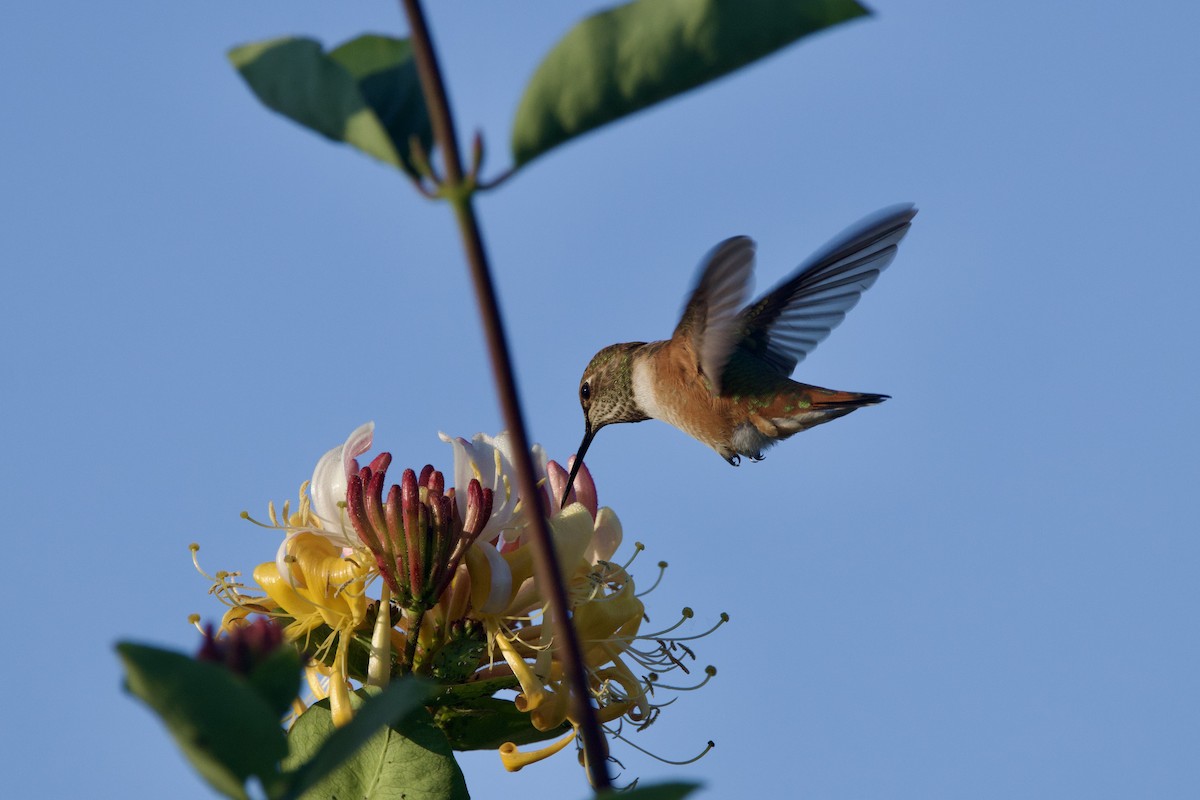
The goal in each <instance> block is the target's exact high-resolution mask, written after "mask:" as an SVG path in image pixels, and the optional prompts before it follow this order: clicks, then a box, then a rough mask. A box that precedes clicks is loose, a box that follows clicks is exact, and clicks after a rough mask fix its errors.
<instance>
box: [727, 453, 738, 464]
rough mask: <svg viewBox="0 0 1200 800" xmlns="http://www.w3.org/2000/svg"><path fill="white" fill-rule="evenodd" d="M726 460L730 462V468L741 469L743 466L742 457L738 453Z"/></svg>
mask: <svg viewBox="0 0 1200 800" xmlns="http://www.w3.org/2000/svg"><path fill="white" fill-rule="evenodd" d="M725 460H726V461H728V462H729V464H730V466H734V467H740V466H741V465H742V457H741V456H739V455H738V454H737V453H734V454H733V455H731V456H729V457H728V458H726V459H725Z"/></svg>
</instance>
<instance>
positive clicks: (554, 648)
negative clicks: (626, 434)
mask: <svg viewBox="0 0 1200 800" xmlns="http://www.w3.org/2000/svg"><path fill="white" fill-rule="evenodd" d="M373 433H374V426H373V425H372V424H371V423H367V424H366V425H363V426H360V427H359V428H358V429H356V430H355V431H354V432H353V433H352V434H351V435H350V436H349V437H348V438H347V439H346V441H345V442H344V443H343V444H341V445H339V446H338V447H335V448H333V449H331V450H329V451H328V452H327V453H326V454H325V455H324V456H322V457H321V458H320V460H319V461H318V462H317V466H316V468H315V469H314V471H313V476H312V479H311V480H310V481H307V482H305V484H303V485H302V487H301V492H300V500H299V503H298V505H297V506H296V508H295V510H294V511H293V510H292V508H291V507H290V506H289V505H288V504H286V503H285V504H284V506H283V507H282V510H281V511H279V512H277V510H276V508H275V506H274V505H273V504H271V505H269V506H268V510H269V515H270V524H264V523H258V524H260V525H262V526H263V527H265V528H268V529H271V530H275V531H278V532H279V533H280V534H282V536H281V539H282V541H281V543H280V545H279V551H278V553H277V554H276V558H275V559H274V560H272V561H267V562H265V563H262V564H260V565H259V566H258V567H256V568H255V569H254V571H253V578H254V583H256V584H257V585H258V587H259V588H260V590H261V595H255V594H252V593H250V591H248V590H247V589H246V586H244V585H243V584H242V583H241V582H240V581H239V576H238V574H237V573H229V572H219V573H217V574H216V576H214V577H211V578H210V580H212V581H213V590H212V591H213V593H214V594H216V595H217V596H218V597H219V598H221V600H222V601H223V602H225V603H226V604H227V605H228V606H230V609H229V611H228V612H227V613H226V615H225V618H224V620H223V624H222V627H223V630H224V631H225V632H226V633H227V634H228V633H229V632H231V631H234V630H237V629H239V628H241V627H244V626H247V625H249V624H250V623H249V622H248V616H249V615H250V614H263V615H266V616H270V617H274V618H276V619H277V620H278V621H279V622H280V623H281V624H282V626H283V635H284V638H285V639H287V640H289V641H294V642H297V643H298V644H300V646H301V647H302V648H303V649H305V650H306V651H308V652H309V653H310V654H311V660H310V662H309V667H308V673H307V674H308V679H309V686H310V689H311V690H312V694H313V696H314V697H316V698H318V699H323V698H325V697H328V698H329V699H330V703H331V709H332V711H333V717H334V721H335V723H337V724H343V723H344V722H346V721H347V720H348V719H349V717H350V714H351V710H350V703H349V693H350V689H351V687H352V686H353V683H352V682H353V681H357V682H359V683H362V684H364V685H365V684H368V683H370V684H374V685H377V686H380V685H383V683H386V681H387V680H388V678H389V676H390V675H391V674H393V673H395V674H405V673H409V672H412V673H417V674H421V675H425V676H427V677H430V678H432V679H433V680H434V681H436V682H437V683H439V684H440V685H441V686H442V687H443V693H442V694H440V695H439V696H438V697H437V698H435V699H434V700H433V701H431V710H433V711H436V710H437V709H442V711H438V712H437V713H435V714H434V719H435V720H436V721H438V724H439V725H449V724H450V723H449V722H447V720H452V719H454V718H455V714H458V713H461V714H462V715H464V716H462V717H461V718H462V719H467V720H470V719H474V718H475V717H472V715H478V714H479V713H484V712H483V711H481V709H486V708H489V706H486V705H482V706H481V705H480V702H481V700H486V701H487V702H490V703H496V702H497V698H494V697H492V695H493V694H494V693H495V692H496V691H498V690H501V689H515V690H516V691H517V696H516V697H515V698H514V700H513V701H512V702H513V707H514V708H515V709H516V710H517V711H519V712H521V715H523V717H522V716H515V715H513V714H512V713H511V712H510V713H509V714H508V715H507V716H505V717H504V720H505V721H504V723H503V724H504V726H505V727H504V730H505V731H511V732H512V734H511V735H512V736H513V737H514V739H513V741H510V742H508V743H506V744H505V745H504V746H503V747H501V748H500V754H501V760H502V763H504V764H505V766H506V767H507V768H509V769H520V768H521V767H522V766H525V765H527V764H529V763H533V762H534V761H537V760H540V759H542V758H545V757H547V756H549V755H551V754H552V753H554V752H557V751H559V750H561V749H563V748H564V747H566V745H567V744H569V743H570V742H571V741H572V739H573V736H574V732H575V727H576V726H577V725H578V724H579V720H576V719H574V718H573V716H572V714H573V708H574V704H573V703H572V702H571V701H572V697H571V689H570V686H569V683H568V681H567V680H566V675H567V673H568V670H569V669H570V667H569V665H567V664H564V663H563V661H562V653H561V648H560V647H559V645H558V642H556V641H555V635H554V622H555V620H554V618H553V613H552V612H551V610H550V609H549V607H548V604H547V602H546V599H545V598H546V596H547V595H548V591H547V587H543V586H541V585H540V584H539V579H538V578H537V577H536V575H535V570H534V563H533V555H532V553H533V550H532V548H531V547H530V542H529V538H530V534H529V530H530V528H531V522H532V521H533V519H534V517H533V514H537V513H540V514H542V515H543V517H544V518H545V519H547V520H548V522H549V527H550V533H551V535H552V537H553V540H554V544H555V552H556V556H557V559H558V561H559V566H560V571H561V573H562V575H563V577H564V580H565V582H566V587H565V588H566V589H567V596H568V607H569V608H568V610H569V613H570V615H571V616H572V618H573V622H574V625H575V627H576V629H577V631H578V633H579V637H580V644H581V648H582V656H583V661H584V664H583V666H584V669H585V671H586V675H587V683H588V694H589V697H588V701H589V702H591V703H592V704H594V705H596V706H597V707H598V713H599V717H600V719H601V721H603V722H604V723H606V725H607V726H609V727H608V731H609V734H610V735H611V736H616V737H618V738H620V737H622V734H621V726H622V725H623V724H625V723H628V724H630V725H633V726H636V727H639V728H640V727H644V726H645V725H648V724H650V723H651V722H652V721H653V720H654V719H655V718H656V716H657V715H658V713H659V711H660V710H661V708H662V706H663V705H665V703H662V702H659V701H657V700H655V699H654V692H655V691H656V690H662V689H666V688H686V687H665V686H663V684H662V683H661V682H660V681H659V675H660V674H665V673H668V672H671V671H673V670H681V671H683V672H687V671H688V666H687V662H689V661H692V660H694V655H693V654H692V651H691V650H689V649H688V648H687V647H686V646H685V645H684V644H683V641H684V640H683V639H680V638H675V637H673V635H672V631H673V630H674V629H675V628H676V627H678V625H679V624H682V623H683V622H684V621H685V620H686V619H688V618H690V616H691V612H690V611H687V610H685V612H684V614H683V617H682V619H681V620H680V622H679V623H677V624H676V625H675V626H672V627H670V628H667V629H666V630H662V631H655V632H651V633H647V632H646V631H645V630H643V628H644V627H645V625H646V624H647V622H648V619H649V618H648V616H647V614H646V609H645V606H644V605H643V599H642V598H641V597H639V596H638V593H637V592H636V591H635V586H634V579H633V577H632V574H631V572H630V565H631V563H632V560H633V559H632V558H631V559H629V560H627V561H625V562H624V563H622V564H618V563H614V562H613V561H612V559H613V557H614V556H615V554H616V552H617V550H618V548H619V546H620V545H621V542H622V538H623V534H622V526H621V522H620V520H619V519H618V518H617V515H616V513H615V512H613V510H612V509H611V508H607V507H604V506H600V505H599V503H598V499H597V492H596V485H595V482H594V480H593V479H592V476H591V474H590V472H588V470H587V467H586V466H581V468H580V470H579V473H578V475H577V476H576V478H575V482H574V484H573V486H572V488H571V491H570V493H569V494H568V495H567V497H568V504H567V505H566V507H565V508H560V507H559V504H558V503H557V502H555V501H556V500H560V499H561V498H562V496H563V493H564V491H566V488H567V487H566V480H567V477H568V471H567V470H566V469H564V468H563V467H562V466H561V465H559V464H558V463H556V462H554V461H549V460H548V459H547V458H546V455H545V452H544V451H543V450H542V449H541V448H540V447H535V448H534V450H533V453H532V455H533V457H534V461H535V467H536V470H537V472H538V473H539V474H538V478H539V482H538V489H537V493H536V496H534V497H531V498H525V497H521V496H520V495H519V492H518V491H517V484H516V479H515V475H514V474H513V473H514V470H513V466H512V464H513V459H512V449H511V440H510V438H509V437H508V436H507V435H506V434H503V433H502V434H500V435H498V436H495V437H490V436H485V435H483V434H480V435H477V436H475V437H473V438H472V439H470V440H467V439H463V438H451V437H448V436H446V435H444V434H442V436H441V438H442V439H443V441H446V442H447V443H449V444H450V445H451V447H452V449H453V453H454V481H455V485H454V486H452V487H450V486H446V480H445V477H444V476H443V474H442V473H441V472H439V471H437V470H436V469H434V468H433V467H432V466H429V465H426V466H425V468H424V469H422V470H420V471H419V472H416V471H414V470H412V469H406V470H404V471H403V473H402V476H401V478H400V481H399V483H398V484H395V485H391V486H390V487H388V486H387V472H388V468H389V467H390V466H391V463H392V456H391V454H389V453H386V452H385V453H380V454H379V455H377V456H375V457H374V458H373V459H372V460H371V461H370V462H369V463H368V464H367V465H366V466H363V467H360V466H359V463H358V458H359V457H360V456H362V455H363V454H364V453H365V452H367V450H368V449H369V448H370V446H371V443H372V439H373ZM243 516H247V517H248V515H243ZM641 549H642V546H641V545H640V544H639V545H637V551H638V552H640V550H641ZM635 556H636V553H635ZM663 567H665V564H660V570H661V569H662V568H663ZM197 568H198V569H199V566H197ZM660 577H661V576H660ZM377 578H382V580H376V579H377ZM655 585H657V582H656V583H655ZM653 588H654V587H653V586H652V587H651V589H653ZM397 612H398V613H397ZM701 635H705V634H701ZM368 641H369V644H367V642H368ZM352 651H353V652H354V653H355V655H354V657H353V658H352V657H351V652H352ZM364 664H366V665H367V666H366V669H365V670H364V668H363V665H364ZM352 665H353V666H352ZM706 672H707V673H708V675H709V676H710V677H711V675H712V674H713V672H712V670H711V668H709V669H708V670H706ZM706 680H707V678H705V681H706ZM701 685H703V681H702V682H701ZM692 688H695V687H692ZM298 702H299V701H298ZM303 708H304V706H303V704H302V703H301V704H300V705H299V706H298V707H297V713H300V712H302V711H303ZM492 708H494V706H492ZM456 709H457V710H456ZM522 719H524V720H527V723H526V722H523V721H522ZM514 726H515V727H514ZM483 727H484V728H485V729H487V726H483ZM444 730H446V732H447V735H448V736H450V737H451V741H452V744H453V745H454V746H455V747H458V748H465V749H474V748H478V747H481V746H490V747H495V746H496V744H495V742H497V741H500V739H499V738H497V737H496V735H495V733H494V732H489V733H488V734H487V737H489V738H488V739H487V741H488V742H489V744H487V745H485V744H483V743H482V740H480V739H479V737H478V736H475V735H473V734H472V733H471V730H473V728H472V727H470V726H468V727H467V728H462V727H461V726H460V728H458V729H457V732H455V733H452V732H451V729H450V728H446V727H444ZM488 730H490V729H488ZM564 734H565V735H564ZM504 735H509V734H507V733H506V734H504ZM549 737H556V739H557V741H556V742H555V743H553V744H550V745H547V746H542V747H540V748H533V749H528V748H527V749H524V750H522V749H521V748H519V747H518V746H517V744H514V742H517V743H520V744H522V745H525V744H528V743H532V742H537V741H540V740H542V739H546V738H549Z"/></svg>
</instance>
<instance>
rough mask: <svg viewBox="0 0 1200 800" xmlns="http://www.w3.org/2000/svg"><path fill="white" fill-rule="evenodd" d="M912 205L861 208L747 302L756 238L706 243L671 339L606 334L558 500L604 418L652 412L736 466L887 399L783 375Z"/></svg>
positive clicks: (864, 284) (866, 274)
mask: <svg viewBox="0 0 1200 800" xmlns="http://www.w3.org/2000/svg"><path fill="white" fill-rule="evenodd" d="M916 213H917V209H916V208H915V207H914V206H913V205H911V204H907V203H906V204H902V205H896V206H891V207H889V208H885V209H883V210H882V211H878V212H876V213H875V214H872V215H870V216H868V217H866V218H865V219H863V220H861V221H859V222H858V223H856V224H854V225H852V226H850V227H849V228H847V229H846V230H845V231H843V232H842V233H841V234H839V235H838V236H836V237H834V238H833V240H832V241H830V242H829V243H828V244H826V245H825V246H824V247H823V248H821V249H820V250H818V251H817V252H816V253H814V254H813V255H812V256H811V257H809V259H808V260H807V261H805V262H804V263H803V264H801V265H800V266H799V267H797V268H796V271H795V272H794V273H793V274H791V275H790V276H788V277H787V278H785V279H784V280H783V281H782V282H781V283H780V284H779V285H778V286H776V287H775V288H774V289H772V290H771V291H769V292H767V293H766V294H765V295H763V296H762V297H761V298H759V299H758V300H757V301H755V302H754V303H751V304H750V305H747V306H745V307H743V304H744V303H745V302H746V297H747V295H748V294H749V290H750V284H751V281H752V278H753V271H754V250H755V246H754V241H753V240H752V239H750V238H749V237H747V236H735V237H733V238H732V239H726V240H725V241H723V242H721V243H720V244H718V245H717V246H716V247H714V248H713V249H712V250H710V251H709V253H708V254H707V255H706V256H705V258H704V260H703V261H702V262H701V268H700V274H699V277H698V278H697V280H696V285H695V287H694V288H693V290H692V293H691V295H690V296H689V298H688V301H687V304H686V305H685V306H684V309H683V315H682V317H681V318H680V320H679V324H678V325H676V326H675V332H674V333H673V334H672V335H671V338H670V339H666V340H664V341H659V342H624V343H622V344H613V345H609V346H608V347H605V348H604V349H603V350H601V351H600V352H598V353H596V355H595V356H593V357H592V360H591V361H590V362H589V363H588V365H587V368H586V369H584V371H583V377H582V378H581V379H580V381H579V403H580V405H581V406H582V407H583V420H584V434H583V442H582V443H581V444H580V445H579V450H578V451H577V452H576V454H575V462H574V464H572V466H571V473H570V477H569V478H568V480H567V490H566V494H564V496H563V504H564V505H565V504H566V500H567V495H569V494H570V491H571V486H572V485H573V484H574V481H575V474H576V473H577V472H578V470H579V466H580V465H581V464H582V463H583V457H584V454H585V453H586V452H587V449H588V447H589V446H590V445H591V443H592V439H593V438H594V437H595V435H596V432H597V431H599V430H600V429H601V428H603V427H604V426H605V425H611V424H613V423H617V422H642V421H644V420H647V419H659V420H662V421H663V422H666V423H668V424H670V425H673V426H675V427H676V428H678V429H680V430H681V431H683V432H684V433H686V434H688V435H689V436H691V437H693V438H695V439H697V440H698V441H700V442H703V443H704V444H706V445H708V446H709V447H711V448H712V449H713V450H715V451H716V452H717V453H718V454H719V455H720V456H721V457H722V458H724V459H725V460H726V461H728V462H729V463H730V464H732V465H733V466H735V467H736V466H738V465H739V464H740V463H741V457H742V456H747V457H748V458H749V459H750V460H751V461H761V460H762V459H763V451H764V450H766V449H767V448H769V447H771V446H772V445H774V444H775V443H776V442H779V441H782V440H784V439H786V438H788V437H789V436H792V435H793V434H796V433H799V432H800V431H803V430H807V429H808V428H811V427H813V426H816V425H820V424H822V423H824V422H829V421H830V420H833V419H837V418H838V417H841V416H845V415H846V414H849V413H850V412H851V411H854V410H855V409H858V408H861V407H863V406H871V405H875V404H877V403H882V402H883V401H884V400H887V399H888V395H886V394H870V393H863V392H840V391H835V390H833V389H823V388H821V387H820V386H811V385H809V384H806V383H798V382H796V381H793V380H791V379H790V378H789V377H788V376H789V375H791V374H792V370H794V369H795V368H796V365H797V364H799V363H800V362H801V361H803V360H804V358H805V356H807V355H808V354H809V353H810V352H812V351H813V349H814V348H815V347H816V346H817V345H818V344H819V343H820V342H821V341H822V340H824V339H825V337H826V336H828V335H829V332H830V331H831V330H833V329H834V328H835V327H837V326H838V325H839V324H840V323H841V321H842V320H843V319H844V318H845V316H846V312H847V311H849V310H850V309H851V308H853V307H854V305H855V304H856V303H858V300H859V298H860V297H861V296H862V293H863V292H865V291H866V290H867V289H869V288H870V287H871V285H872V284H874V283H875V280H876V278H878V277H879V273H880V272H882V271H883V270H884V269H886V268H887V266H888V265H889V264H891V262H892V259H893V258H895V256H896V248H897V245H898V244H899V242H900V240H901V239H903V238H904V235H905V234H906V233H908V229H909V227H910V226H911V224H912V219H913V217H914V216H916Z"/></svg>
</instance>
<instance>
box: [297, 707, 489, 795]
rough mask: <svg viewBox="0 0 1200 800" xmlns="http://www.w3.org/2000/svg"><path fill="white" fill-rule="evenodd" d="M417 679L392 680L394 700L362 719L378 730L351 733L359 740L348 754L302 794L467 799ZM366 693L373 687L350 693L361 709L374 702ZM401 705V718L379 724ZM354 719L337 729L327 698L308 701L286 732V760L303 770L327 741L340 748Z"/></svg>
mask: <svg viewBox="0 0 1200 800" xmlns="http://www.w3.org/2000/svg"><path fill="white" fill-rule="evenodd" d="M413 685H414V684H409V685H408V686H404V685H401V686H399V687H393V686H389V688H388V689H387V690H386V691H385V694H384V695H383V696H382V697H384V698H386V697H391V698H392V699H393V700H395V701H396V702H395V704H394V705H393V704H392V703H391V701H388V702H387V704H386V707H381V708H380V709H378V713H379V716H378V718H374V719H369V720H365V721H364V724H365V725H367V726H368V727H370V728H372V729H374V730H377V731H378V732H377V733H375V734H374V735H373V736H371V737H370V738H368V739H367V740H366V741H365V742H361V741H359V732H352V733H351V734H350V735H348V736H347V740H350V739H354V740H355V742H354V744H361V746H359V747H358V748H357V749H356V750H355V751H354V753H353V755H351V756H350V757H349V758H348V759H346V760H344V761H340V765H339V766H338V767H337V769H335V770H333V771H332V772H327V773H326V774H325V776H324V777H323V778H322V779H321V780H319V781H317V782H315V784H311V789H309V790H308V791H307V792H305V793H304V794H300V795H299V796H301V797H306V798H313V800H315V799H316V798H328V797H340V798H351V797H362V798H371V800H401V798H403V799H404V800H466V799H467V798H468V797H469V795H468V794H467V784H466V781H465V780H464V778H463V775H462V771H461V770H460V769H459V768H458V763H457V762H456V761H455V760H454V756H453V754H452V752H451V750H450V744H449V742H447V741H446V737H445V736H443V735H442V732H441V731H439V730H438V729H437V728H436V727H434V725H433V722H432V720H430V718H429V713H428V712H427V711H425V709H424V708H421V707H420V703H421V702H422V700H423V698H424V697H425V694H424V693H425V691H426V690H425V689H424V688H423V687H421V686H420V685H419V684H415V685H416V686H417V687H418V688H417V689H413V688H412V687H413ZM410 692H418V694H415V695H413V694H410ZM364 693H369V692H366V690H360V692H359V693H358V694H356V695H355V696H354V697H353V698H352V703H353V705H354V706H355V707H356V708H358V709H359V711H358V712H357V713H359V714H361V713H362V712H363V711H364V710H369V709H370V708H371V705H372V703H374V702H375V700H368V701H367V705H365V706H363V705H362V702H363V701H362V698H361V695H362V694H364ZM378 699H381V698H376V700H378ZM397 707H400V712H401V713H400V716H401V717H402V719H400V720H399V721H396V722H393V723H392V724H391V725H389V726H387V727H384V728H383V730H378V728H379V726H380V725H381V724H383V722H382V720H383V718H384V717H387V716H389V715H393V716H392V718H393V719H394V712H395V711H396V710H397ZM356 723H358V719H357V718H356V719H355V720H354V721H352V722H351V723H350V724H349V725H347V726H346V728H343V729H341V730H338V729H337V728H335V727H334V724H333V718H332V716H331V714H330V712H329V701H328V700H323V701H321V702H320V703H317V704H316V705H313V706H310V707H309V709H308V710H307V711H305V712H304V713H303V714H301V715H300V718H299V719H298V720H296V724H295V725H293V726H292V729H291V731H289V732H288V742H289V743H290V745H291V753H290V754H289V755H288V758H287V760H286V761H285V762H284V766H285V767H289V768H293V769H296V770H297V772H296V774H297V775H299V774H300V773H301V771H302V770H303V769H304V766H303V765H304V764H305V763H306V762H308V761H309V760H310V759H317V758H321V757H323V755H324V752H325V748H326V746H327V745H326V742H327V741H328V742H330V743H331V744H330V745H328V746H331V747H335V748H337V749H338V750H339V752H340V751H342V743H339V742H337V741H336V740H335V738H334V737H336V736H339V735H343V734H342V732H343V731H345V730H347V729H349V728H351V726H354V725H355V724H356ZM306 785H310V784H307V783H306ZM288 796H289V797H291V796H292V795H291V794H289V795H288Z"/></svg>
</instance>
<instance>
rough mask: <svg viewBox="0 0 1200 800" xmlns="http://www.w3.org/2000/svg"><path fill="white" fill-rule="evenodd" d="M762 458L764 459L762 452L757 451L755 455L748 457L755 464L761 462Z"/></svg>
mask: <svg viewBox="0 0 1200 800" xmlns="http://www.w3.org/2000/svg"><path fill="white" fill-rule="evenodd" d="M764 458H766V456H764V455H763V453H762V450H759V451H758V452H757V453H755V454H754V455H752V456H750V460H751V461H753V462H754V463H755V464H757V463H758V462H760V461H762V460H763V459H764Z"/></svg>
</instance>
